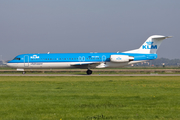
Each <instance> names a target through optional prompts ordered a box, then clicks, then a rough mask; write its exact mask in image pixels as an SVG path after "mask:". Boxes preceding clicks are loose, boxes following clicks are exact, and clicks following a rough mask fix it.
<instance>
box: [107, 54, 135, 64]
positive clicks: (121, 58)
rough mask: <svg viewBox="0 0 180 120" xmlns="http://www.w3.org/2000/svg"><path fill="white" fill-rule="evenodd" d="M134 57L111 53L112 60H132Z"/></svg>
mask: <svg viewBox="0 0 180 120" xmlns="http://www.w3.org/2000/svg"><path fill="white" fill-rule="evenodd" d="M133 60H134V57H132V56H128V55H111V57H110V61H111V62H130V61H133Z"/></svg>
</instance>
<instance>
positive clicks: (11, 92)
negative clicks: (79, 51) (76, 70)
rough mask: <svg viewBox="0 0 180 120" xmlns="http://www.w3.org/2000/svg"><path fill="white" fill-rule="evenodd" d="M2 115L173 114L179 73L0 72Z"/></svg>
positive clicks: (11, 118) (168, 119) (77, 118)
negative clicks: (69, 74) (30, 74)
mask: <svg viewBox="0 0 180 120" xmlns="http://www.w3.org/2000/svg"><path fill="white" fill-rule="evenodd" d="M0 119H1V120H60V119H62V120H107V119H108V120H120V119H129V120H136V119H137V120H139V119H143V120H144V119H146V120H150V119H155V120H173V119H174V120H177V119H180V77H111V76H110V77H92V76H83V77H0Z"/></svg>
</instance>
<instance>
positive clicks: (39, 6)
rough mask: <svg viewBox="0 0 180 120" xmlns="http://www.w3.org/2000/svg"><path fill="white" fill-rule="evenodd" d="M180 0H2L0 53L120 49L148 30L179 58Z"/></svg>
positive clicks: (136, 43)
mask: <svg viewBox="0 0 180 120" xmlns="http://www.w3.org/2000/svg"><path fill="white" fill-rule="evenodd" d="M179 6H180V0H0V55H2V57H3V59H4V60H11V59H13V58H14V57H15V56H17V55H19V54H24V53H47V52H51V53H79V52H80V53H89V52H117V51H120V52H124V51H127V50H132V49H137V48H139V47H140V46H141V45H142V44H143V43H144V41H145V40H146V39H147V38H148V37H149V36H151V35H164V36H173V38H169V39H165V40H164V41H163V43H162V45H161V46H160V48H159V49H158V51H157V54H158V58H162V57H164V58H168V59H175V58H178V59H179V58H180V54H179V51H180V47H179V44H180V15H179V12H180V7H179Z"/></svg>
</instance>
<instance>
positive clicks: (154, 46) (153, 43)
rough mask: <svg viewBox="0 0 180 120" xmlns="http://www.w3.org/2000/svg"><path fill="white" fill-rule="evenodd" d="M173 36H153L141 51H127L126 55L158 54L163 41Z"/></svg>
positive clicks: (143, 45) (142, 46)
mask: <svg viewBox="0 0 180 120" xmlns="http://www.w3.org/2000/svg"><path fill="white" fill-rule="evenodd" d="M170 37H171V36H167V37H166V36H162V35H153V36H150V37H149V38H148V39H147V40H146V41H145V42H144V43H143V44H142V45H141V47H140V48H139V49H135V50H131V51H126V52H124V53H145V54H150V53H152V54H153V53H156V51H157V50H158V48H159V46H160V45H161V43H162V41H163V40H164V39H166V38H170Z"/></svg>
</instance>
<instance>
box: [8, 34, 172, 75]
mask: <svg viewBox="0 0 180 120" xmlns="http://www.w3.org/2000/svg"><path fill="white" fill-rule="evenodd" d="M170 37H171V36H162V35H153V36H150V37H149V38H148V39H147V40H146V41H145V42H144V43H143V44H142V46H141V47H140V48H139V49H135V50H130V51H125V52H122V53H119V52H117V53H43V54H42V53H34V54H21V55H18V56H16V57H15V58H14V59H13V60H11V61H9V62H8V63H7V66H9V67H12V68H16V69H17V70H19V71H23V74H25V69H33V68H35V69H37V68H39V69H45V68H84V69H87V74H88V75H90V74H92V70H90V69H92V68H107V67H108V68H109V67H111V68H112V67H122V66H126V65H130V64H134V63H138V62H142V61H147V60H153V59H156V58H157V54H156V51H157V50H158V48H159V46H160V45H161V43H162V41H163V40H164V39H166V38H170Z"/></svg>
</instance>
